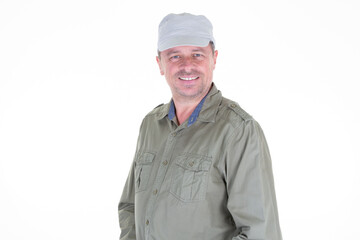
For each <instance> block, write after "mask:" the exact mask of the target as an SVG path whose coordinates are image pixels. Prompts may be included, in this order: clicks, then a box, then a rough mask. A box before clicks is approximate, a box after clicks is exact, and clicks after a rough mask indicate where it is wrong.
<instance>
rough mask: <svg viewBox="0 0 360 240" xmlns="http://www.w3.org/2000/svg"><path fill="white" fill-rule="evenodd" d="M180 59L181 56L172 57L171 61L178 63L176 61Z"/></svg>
mask: <svg viewBox="0 0 360 240" xmlns="http://www.w3.org/2000/svg"><path fill="white" fill-rule="evenodd" d="M178 59H180V56H179V55H174V56H171V57H170V60H171V61H176V60H178Z"/></svg>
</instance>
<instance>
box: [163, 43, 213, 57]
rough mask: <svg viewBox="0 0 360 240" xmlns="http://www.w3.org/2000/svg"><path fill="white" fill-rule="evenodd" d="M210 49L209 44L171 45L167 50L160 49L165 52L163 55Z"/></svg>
mask: <svg viewBox="0 0 360 240" xmlns="http://www.w3.org/2000/svg"><path fill="white" fill-rule="evenodd" d="M208 51H211V47H210V45H208V46H206V47H198V46H178V47H173V48H169V49H167V50H164V51H162V52H161V53H163V54H165V55H170V54H173V53H187V52H190V53H191V52H204V53H206V52H208Z"/></svg>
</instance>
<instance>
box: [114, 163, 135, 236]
mask: <svg viewBox="0 0 360 240" xmlns="http://www.w3.org/2000/svg"><path fill="white" fill-rule="evenodd" d="M134 174H135V173H134V163H133V164H132V166H131V169H130V173H129V175H128V178H127V180H126V183H125V186H124V189H123V193H122V195H121V199H120V202H119V206H118V213H119V224H120V229H121V233H120V240H135V239H136V233H135V215H134V213H135V205H134V202H135V182H134Z"/></svg>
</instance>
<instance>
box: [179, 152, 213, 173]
mask: <svg viewBox="0 0 360 240" xmlns="http://www.w3.org/2000/svg"><path fill="white" fill-rule="evenodd" d="M176 164H177V165H179V166H181V167H182V168H185V169H187V170H190V171H209V169H210V166H211V161H210V158H209V157H205V156H191V155H190V156H179V157H177V158H176Z"/></svg>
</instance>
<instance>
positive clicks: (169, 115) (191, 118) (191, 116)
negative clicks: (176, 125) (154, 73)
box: [168, 94, 207, 127]
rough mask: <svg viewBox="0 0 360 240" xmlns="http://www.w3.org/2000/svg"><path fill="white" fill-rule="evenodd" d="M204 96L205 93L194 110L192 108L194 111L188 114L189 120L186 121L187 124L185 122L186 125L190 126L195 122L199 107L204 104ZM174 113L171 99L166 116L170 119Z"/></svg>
mask: <svg viewBox="0 0 360 240" xmlns="http://www.w3.org/2000/svg"><path fill="white" fill-rule="evenodd" d="M206 97H207V94H206V96H205V97H204V98H203V99H202V100H201V101H200V103H199V104H198V105H197V106H196V108H195V110H194V111H193V112H192V114H191V115H190V117H189V121H188V124H187V126H188V127H190V126H191V125H193V124H194V123H195V122H196V120H197V118H198V116H199V113H200V111H201V108H202V106H203V105H204V102H205V99H206ZM175 115H176V113H175V104H174V101H173V100H171V103H170V108H169V113H168V118H169V119H170V120H173V119H174V117H175Z"/></svg>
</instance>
